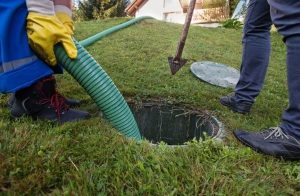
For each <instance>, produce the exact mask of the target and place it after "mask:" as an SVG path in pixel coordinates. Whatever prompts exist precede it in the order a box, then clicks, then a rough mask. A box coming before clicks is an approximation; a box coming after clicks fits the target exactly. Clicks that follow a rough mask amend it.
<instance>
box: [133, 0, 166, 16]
mask: <svg viewBox="0 0 300 196" xmlns="http://www.w3.org/2000/svg"><path fill="white" fill-rule="evenodd" d="M163 9H164V0H148V1H146V3H145V4H144V5H142V6H141V7H140V9H139V10H137V12H136V13H135V16H136V17H139V16H152V17H153V18H155V19H157V20H163V19H164V15H163Z"/></svg>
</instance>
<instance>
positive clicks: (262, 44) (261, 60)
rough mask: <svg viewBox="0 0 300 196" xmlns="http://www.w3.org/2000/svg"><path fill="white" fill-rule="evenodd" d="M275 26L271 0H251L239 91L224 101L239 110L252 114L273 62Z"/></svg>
mask: <svg viewBox="0 0 300 196" xmlns="http://www.w3.org/2000/svg"><path fill="white" fill-rule="evenodd" d="M271 25H272V22H271V17H270V7H269V4H268V2H267V0H250V2H249V7H248V10H247V15H246V19H245V24H244V32H243V33H244V34H243V40H242V42H243V56H242V63H241V70H240V78H239V81H238V83H237V85H236V87H235V93H234V94H232V95H229V96H225V97H223V98H221V100H220V101H221V103H222V104H223V105H225V106H227V107H229V108H230V109H232V110H233V111H235V112H240V113H248V112H249V111H250V107H251V105H252V104H253V103H254V100H255V98H256V97H257V96H258V94H259V92H260V91H261V89H262V86H263V83H264V79H265V75H266V71H267V67H268V64H269V55H270V29H271Z"/></svg>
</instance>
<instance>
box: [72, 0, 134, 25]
mask: <svg viewBox="0 0 300 196" xmlns="http://www.w3.org/2000/svg"><path fill="white" fill-rule="evenodd" d="M128 4H129V0H82V1H79V4H78V10H77V12H78V17H79V18H81V19H83V20H92V19H103V18H111V17H122V16H125V15H126V13H125V8H126V6H127V5H128Z"/></svg>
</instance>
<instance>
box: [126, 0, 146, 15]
mask: <svg viewBox="0 0 300 196" xmlns="http://www.w3.org/2000/svg"><path fill="white" fill-rule="evenodd" d="M147 1H148V0H134V1H133V2H132V3H131V4H129V5H128V6H127V7H126V9H125V12H126V13H127V14H128V15H130V16H134V15H135V12H136V11H137V10H138V9H139V8H140V6H141V5H143V4H144V3H146V2H147Z"/></svg>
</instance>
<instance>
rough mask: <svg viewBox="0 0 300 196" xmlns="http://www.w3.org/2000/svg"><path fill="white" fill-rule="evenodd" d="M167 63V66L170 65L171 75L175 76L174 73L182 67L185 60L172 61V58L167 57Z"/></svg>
mask: <svg viewBox="0 0 300 196" xmlns="http://www.w3.org/2000/svg"><path fill="white" fill-rule="evenodd" d="M168 61H169V64H170V69H171V73H172V75H175V74H176V72H177V71H178V70H179V69H180V68H181V67H183V66H184V65H185V64H186V62H187V60H186V59H179V60H176V59H174V58H173V57H168Z"/></svg>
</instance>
